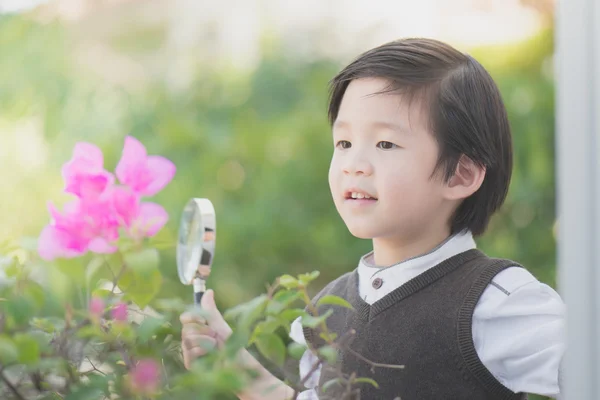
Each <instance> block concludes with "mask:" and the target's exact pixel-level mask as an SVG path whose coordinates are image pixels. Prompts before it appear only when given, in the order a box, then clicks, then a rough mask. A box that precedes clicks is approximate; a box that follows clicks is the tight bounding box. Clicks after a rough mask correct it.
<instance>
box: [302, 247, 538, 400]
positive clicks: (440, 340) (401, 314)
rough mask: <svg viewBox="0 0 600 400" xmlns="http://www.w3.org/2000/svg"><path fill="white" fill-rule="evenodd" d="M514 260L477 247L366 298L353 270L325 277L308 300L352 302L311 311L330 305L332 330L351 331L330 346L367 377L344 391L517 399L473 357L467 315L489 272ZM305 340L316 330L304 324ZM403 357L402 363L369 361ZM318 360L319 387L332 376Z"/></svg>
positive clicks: (367, 395)
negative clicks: (371, 299) (325, 298)
mask: <svg viewBox="0 0 600 400" xmlns="http://www.w3.org/2000/svg"><path fill="white" fill-rule="evenodd" d="M511 266H518V267H520V265H519V264H517V263H515V262H513V261H510V260H501V259H492V258H488V257H487V256H486V255H485V254H483V253H482V252H480V251H479V250H476V249H473V250H468V251H466V252H464V253H461V254H458V255H456V256H454V257H451V258H449V259H447V260H445V261H443V262H442V263H440V264H438V265H436V266H435V267H433V268H431V269H429V270H427V271H426V272H424V273H422V274H421V275H418V276H417V277H415V278H413V279H412V280H410V281H408V282H406V283H405V284H404V285H402V286H400V287H399V288H397V289H396V290H394V291H392V292H391V293H389V294H388V295H386V296H385V297H383V298H382V299H380V300H379V301H377V302H375V303H374V304H372V305H369V304H367V303H365V302H364V301H363V300H362V299H361V298H360V296H359V294H358V274H357V271H353V272H350V273H347V274H345V275H343V276H341V277H340V278H338V279H336V280H335V281H333V282H331V283H330V284H329V285H327V286H326V287H325V288H324V289H323V290H322V291H321V292H320V293H319V294H318V295H317V296H315V298H314V299H313V304H316V303H317V301H318V300H319V299H320V298H321V297H323V296H325V295H328V294H332V295H336V296H340V297H342V298H344V299H346V300H348V302H350V304H352V306H353V307H354V310H349V309H347V308H343V307H340V306H331V305H323V306H321V307H320V308H319V310H318V311H319V315H323V313H325V312H327V310H328V309H332V310H333V314H332V315H331V316H330V317H329V318H328V319H327V326H328V328H329V329H330V331H332V332H335V333H336V334H337V335H338V338H341V337H344V336H345V337H346V338H348V332H350V331H351V330H354V331H355V332H356V333H355V334H353V335H351V338H350V339H349V340H348V341H347V342H346V343H347V344H346V345H345V346H343V348H342V349H341V350H339V352H338V363H339V366H341V370H342V371H343V373H344V374H348V375H349V374H352V373H356V376H358V377H367V378H371V379H373V380H375V381H376V382H377V383H378V385H379V388H375V387H374V386H373V385H371V384H369V383H361V384H358V385H357V386H355V387H356V388H357V389H358V390H357V391H355V392H354V394H353V395H352V396H350V397H348V398H349V399H361V400H365V399H367V400H371V399H378V400H379V399H382V400H392V399H401V400H462V399H465V400H467V399H468V400H496V399H497V400H509V399H510V400H517V399H519V400H521V399H526V398H527V396H526V395H524V394H515V393H513V392H512V391H511V390H509V389H508V388H506V387H505V386H503V385H502V384H501V383H500V382H498V381H497V380H496V378H494V376H493V375H492V374H491V373H490V372H489V371H488V370H487V369H486V367H485V366H484V365H483V364H482V363H481V361H480V360H479V357H478V356H477V353H476V351H475V347H474V344H473V335H472V318H473V311H474V309H475V305H476V304H477V301H478V300H479V298H480V297H481V295H482V293H483V291H484V290H485V288H486V287H487V286H488V284H489V283H490V282H491V281H492V279H493V278H494V276H496V274H498V273H499V272H500V271H502V270H504V269H505V268H507V267H511ZM304 336H305V337H306V340H307V343H308V344H309V347H311V348H313V349H314V348H318V347H320V346H322V345H323V344H324V342H323V339H321V338H320V337H319V331H318V330H316V329H315V330H312V329H308V328H304ZM365 360H370V361H372V362H375V363H379V364H388V365H390V364H391V365H404V368H403V369H392V368H387V367H375V368H373V367H372V365H371V364H370V363H368V362H366V361H365ZM337 376H338V375H337V372H336V369H335V368H332V367H331V366H327V365H324V366H323V368H322V371H321V379H320V387H321V388H322V387H323V383H325V382H328V381H330V380H333V379H335V378H336V377H337ZM345 392H346V391H345V388H342V387H341V386H340V385H332V386H330V387H329V388H328V389H327V391H326V392H325V393H323V392H322V390H320V394H319V396H320V399H342V398H343V397H342V395H343V393H345Z"/></svg>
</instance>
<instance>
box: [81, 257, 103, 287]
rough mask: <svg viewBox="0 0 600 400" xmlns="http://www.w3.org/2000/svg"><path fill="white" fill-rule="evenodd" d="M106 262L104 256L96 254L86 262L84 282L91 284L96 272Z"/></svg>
mask: <svg viewBox="0 0 600 400" xmlns="http://www.w3.org/2000/svg"><path fill="white" fill-rule="evenodd" d="M106 263H107V261H106V257H105V256H96V257H94V258H92V260H91V261H90V262H89V263H88V265H87V267H86V270H85V282H86V284H88V285H89V284H91V283H92V279H93V278H94V277H95V276H96V273H97V272H98V271H99V270H100V269H101V268H102V267H103V266H104V265H105V264H106Z"/></svg>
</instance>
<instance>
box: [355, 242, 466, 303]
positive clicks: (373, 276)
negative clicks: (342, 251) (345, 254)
mask: <svg viewBox="0 0 600 400" xmlns="http://www.w3.org/2000/svg"><path fill="white" fill-rule="evenodd" d="M475 247H476V244H475V240H474V239H473V235H472V234H471V232H470V231H466V232H462V233H458V234H455V235H453V236H450V237H449V238H448V239H446V240H445V241H444V242H442V243H440V244H439V245H438V246H437V247H435V248H434V249H432V250H430V251H429V252H427V253H425V254H421V255H419V256H416V257H412V258H409V259H408V260H404V261H401V262H399V263H397V264H394V265H391V266H387V267H381V266H376V265H374V264H373V252H372V251H371V252H370V253H367V254H365V255H364V256H363V257H362V258H361V259H360V262H359V264H358V279H359V292H360V296H361V297H362V298H363V299H364V300H365V301H366V302H368V303H371V304H372V303H373V302H375V301H377V300H379V299H380V298H381V297H383V296H385V295H386V294H388V293H390V292H391V291H393V290H395V289H397V288H398V287H400V286H402V285H403V284H405V283H406V282H408V281H409V280H411V279H413V278H414V277H416V276H417V275H420V274H422V273H423V272H425V271H427V270H428V269H430V268H432V267H434V266H436V265H438V264H439V263H441V262H442V261H444V260H446V259H448V258H450V257H453V256H455V255H457V254H460V253H463V252H465V251H467V250H471V249H474V248H475ZM375 280H377V281H378V282H375V283H374V281H375Z"/></svg>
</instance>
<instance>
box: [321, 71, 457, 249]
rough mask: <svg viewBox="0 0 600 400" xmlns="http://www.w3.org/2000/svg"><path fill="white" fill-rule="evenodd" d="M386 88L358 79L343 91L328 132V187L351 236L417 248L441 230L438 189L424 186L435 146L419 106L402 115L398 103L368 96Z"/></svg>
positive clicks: (390, 97) (444, 210)
mask: <svg viewBox="0 0 600 400" xmlns="http://www.w3.org/2000/svg"><path fill="white" fill-rule="evenodd" d="M387 85H388V82H387V81H385V80H383V79H377V78H368V79H367V78H365V79H357V80H353V81H352V82H351V83H350V85H349V86H348V88H347V89H346V92H345V94H344V98H343V100H342V103H341V105H340V109H339V113H338V116H337V119H336V121H335V124H334V126H333V141H334V146H335V148H334V152H333V157H332V159H331V166H330V169H329V185H330V188H331V193H332V195H333V200H334V203H335V206H336V208H337V210H338V212H339V213H340V215H341V217H342V219H343V220H344V222H345V223H346V225H347V227H348V229H349V230H350V232H351V233H352V234H353V235H354V236H357V237H359V238H363V239H374V238H386V239H394V240H401V241H406V240H409V241H410V240H418V238H419V237H420V236H422V235H423V234H427V232H431V231H433V230H439V229H440V228H443V229H446V228H447V223H448V218H449V215H448V214H449V212H450V211H448V210H449V204H448V202H447V201H446V200H445V199H444V188H445V187H446V185H445V184H444V183H443V182H442V180H441V179H440V178H437V177H435V178H432V174H433V171H434V168H435V165H436V161H437V157H438V145H437V143H436V141H435V139H434V137H433V135H432V133H431V132H429V131H428V128H427V116H426V115H425V113H423V111H422V110H421V106H420V104H419V101H418V100H416V99H415V100H414V101H413V102H412V103H411V104H410V107H409V102H408V101H402V100H403V99H402V96H401V95H398V94H389V93H388V94H374V93H377V92H380V91H382V90H384V89H385V88H386V86H387ZM352 192H358V196H357V197H358V198H357V199H353V198H352V195H353V193H352ZM364 195H368V196H370V197H372V198H371V199H368V198H362V199H361V198H360V197H361V196H364Z"/></svg>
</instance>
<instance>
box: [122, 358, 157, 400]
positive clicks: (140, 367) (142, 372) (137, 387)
mask: <svg viewBox="0 0 600 400" xmlns="http://www.w3.org/2000/svg"><path fill="white" fill-rule="evenodd" d="M129 379H130V380H129V384H130V386H131V390H132V391H133V392H134V393H137V394H142V395H146V396H150V395H153V394H155V393H156V391H157V389H158V384H159V380H160V367H159V365H158V363H157V362H156V361H155V360H152V359H144V360H140V361H139V362H138V363H137V364H136V365H135V367H133V369H132V370H131V372H130V376H129Z"/></svg>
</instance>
